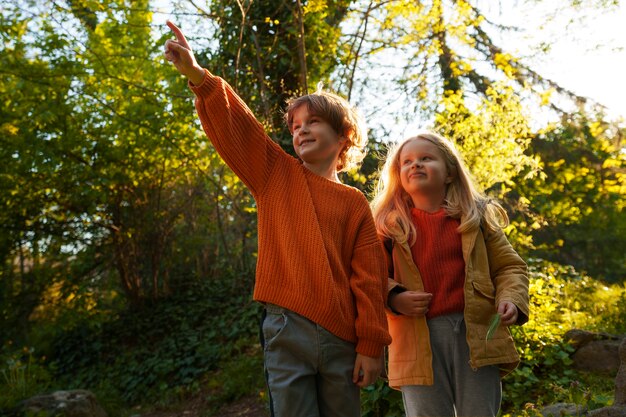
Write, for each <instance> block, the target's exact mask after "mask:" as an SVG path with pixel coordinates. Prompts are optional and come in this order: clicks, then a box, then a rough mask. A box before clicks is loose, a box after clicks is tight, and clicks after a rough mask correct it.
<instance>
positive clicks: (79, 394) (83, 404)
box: [21, 390, 108, 417]
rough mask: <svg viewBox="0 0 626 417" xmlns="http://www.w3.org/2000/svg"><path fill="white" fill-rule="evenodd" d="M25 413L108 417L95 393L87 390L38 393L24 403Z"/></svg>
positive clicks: (71, 416)
mask: <svg viewBox="0 0 626 417" xmlns="http://www.w3.org/2000/svg"><path fill="white" fill-rule="evenodd" d="M21 407H22V409H23V410H24V412H25V413H29V412H30V413H40V412H42V411H43V412H46V413H49V414H50V415H54V416H59V417H108V416H107V413H106V412H105V411H104V410H103V409H102V407H100V404H98V402H97V401H96V397H95V395H93V393H92V392H91V391H87V390H72V391H56V392H53V393H52V394H48V395H37V396H35V397H31V398H29V399H28V400H25V401H24V402H23V403H22V406H21Z"/></svg>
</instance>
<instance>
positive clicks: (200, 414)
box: [136, 396, 269, 417]
mask: <svg viewBox="0 0 626 417" xmlns="http://www.w3.org/2000/svg"><path fill="white" fill-rule="evenodd" d="M206 415H207V414H206V410H205V407H203V404H202V402H201V400H195V401H192V402H190V403H188V406H187V407H186V408H184V409H181V410H176V411H153V412H149V413H145V414H144V413H142V414H138V415H136V417H204V416H206ZM213 415H214V416H216V417H268V416H269V412H268V411H267V410H266V406H265V404H263V402H262V401H261V400H259V398H258V397H256V396H251V397H244V398H241V399H239V400H237V401H235V402H233V403H232V404H227V405H225V406H224V407H223V408H221V409H220V410H219V411H217V412H215V413H214V414H213Z"/></svg>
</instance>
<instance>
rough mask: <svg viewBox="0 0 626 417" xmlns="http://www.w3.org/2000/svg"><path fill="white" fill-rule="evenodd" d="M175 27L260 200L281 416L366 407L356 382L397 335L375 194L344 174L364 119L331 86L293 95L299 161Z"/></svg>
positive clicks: (199, 99) (219, 141) (370, 373)
mask: <svg viewBox="0 0 626 417" xmlns="http://www.w3.org/2000/svg"><path fill="white" fill-rule="evenodd" d="M167 25H168V26H169V27H170V29H171V30H172V31H173V32H174V35H175V36H176V39H175V40H168V41H167V42H166V44H165V57H166V59H167V60H168V61H170V62H172V63H173V64H174V66H175V67H176V69H177V70H178V71H179V72H180V73H181V74H183V75H185V76H186V77H187V78H188V80H189V86H190V88H191V90H192V91H193V92H194V93H195V95H196V102H195V105H196V109H197V111H198V115H199V117H200V121H201V122H202V127H203V129H204V131H205V133H206V135H207V136H208V137H209V139H210V140H211V142H212V143H213V146H214V147H215V149H216V150H217V152H218V153H219V154H220V156H221V157H222V159H223V160H224V162H225V163H226V164H227V165H228V166H229V167H230V168H231V169H232V170H233V171H234V172H235V174H237V176H238V177H239V178H240V179H241V181H242V182H243V183H244V184H246V186H247V187H248V188H249V189H250V192H251V193H252V195H253V196H254V198H255V200H256V203H257V207H258V216H259V217H258V240H259V255H258V260H257V271H256V282H255V288H254V299H255V300H257V301H259V302H261V303H263V304H264V305H265V309H264V318H263V322H262V335H263V340H262V343H263V347H264V365H265V371H266V372H265V374H266V379H267V384H268V390H269V394H270V395H269V397H270V409H271V412H272V415H273V416H285V417H286V416H289V417H297V416H307V417H310V416H337V417H339V416H341V417H349V416H359V415H360V404H359V387H364V386H367V385H369V384H371V383H373V382H374V381H375V380H376V378H377V377H378V376H379V374H380V372H381V370H382V369H381V368H382V361H381V355H382V353H383V348H384V346H385V345H387V344H389V343H390V342H391V338H390V336H389V333H388V331H387V323H386V318H385V312H384V303H385V298H386V291H387V289H386V285H387V282H386V281H387V280H386V275H387V270H386V266H385V258H384V256H385V255H384V252H383V248H382V245H381V243H380V241H379V239H378V237H377V233H376V228H375V226H374V222H373V219H372V215H371V212H370V209H369V205H368V202H367V200H366V199H365V197H364V196H363V194H362V193H361V192H360V191H358V190H357V189H355V188H352V187H349V186H346V185H344V184H341V182H340V181H339V178H338V176H337V173H338V172H340V171H343V170H347V169H350V168H351V167H352V166H353V165H355V163H358V162H360V161H361V160H362V158H363V152H362V149H363V147H364V146H365V142H366V140H367V137H366V133H365V129H364V125H363V123H362V120H361V119H360V118H359V117H358V115H357V114H356V112H355V110H354V109H353V108H352V107H350V105H349V104H348V103H347V102H346V101H345V100H344V99H342V98H341V97H339V96H337V95H334V94H330V93H327V92H319V91H318V92H316V93H314V94H310V95H305V96H302V97H299V98H297V99H293V100H291V101H290V102H289V103H288V107H287V111H286V114H285V119H286V122H287V125H288V127H289V131H290V132H291V133H292V135H293V146H294V150H295V152H296V154H297V155H298V157H299V159H296V158H293V157H291V156H290V155H288V154H287V153H286V152H284V151H283V150H282V149H281V148H280V147H279V146H278V145H277V144H276V143H274V142H273V141H272V140H271V139H270V138H269V137H268V136H267V135H266V134H265V132H264V130H263V127H262V126H261V124H260V123H259V122H258V121H257V120H256V118H255V117H254V115H253V114H252V113H251V111H250V110H249V109H248V107H247V106H246V104H245V103H244V102H243V101H242V100H241V98H240V97H238V96H237V95H236V94H235V92H234V91H233V90H232V89H231V87H230V86H229V85H228V84H227V83H226V82H225V81H224V80H223V79H221V78H219V77H216V76H214V75H212V74H211V73H210V72H209V71H208V70H206V69H204V68H202V67H201V66H199V65H198V63H197V62H196V60H195V57H194V55H193V52H192V50H191V48H190V46H189V44H188V42H187V40H186V39H185V36H184V35H183V33H182V32H181V31H180V29H179V28H178V27H176V26H175V25H174V24H173V23H171V22H168V23H167Z"/></svg>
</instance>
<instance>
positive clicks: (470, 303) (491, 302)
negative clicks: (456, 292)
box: [387, 228, 529, 389]
mask: <svg viewBox="0 0 626 417" xmlns="http://www.w3.org/2000/svg"><path fill="white" fill-rule="evenodd" d="M485 234H486V235H487V236H486V238H485V236H484V235H483V231H482V230H481V228H477V229H476V230H473V231H470V232H467V233H464V234H463V235H462V245H463V259H464V260H465V288H464V294H465V309H464V312H463V315H464V320H465V325H466V327H467V334H466V338H467V343H468V345H469V350H470V366H472V367H473V368H478V367H481V366H485V365H498V366H499V367H500V369H501V372H502V375H506V374H508V373H509V372H511V371H512V370H513V369H515V368H516V367H517V365H518V364H519V355H518V353H517V351H516V349H515V344H514V341H513V338H512V336H511V333H510V332H509V329H508V327H506V326H499V327H498V329H497V330H496V332H495V334H494V335H493V337H492V338H490V339H489V340H487V338H486V335H487V330H488V328H489V325H490V322H491V319H492V318H493V316H494V314H495V313H496V306H497V305H498V303H499V302H500V301H502V300H508V301H511V302H513V303H514V304H515V305H516V306H517V308H518V310H519V318H518V321H517V324H520V325H521V324H524V323H525V322H527V321H528V315H529V297H528V268H527V265H526V263H525V262H524V261H523V260H522V258H521V257H520V256H519V255H518V254H517V252H515V250H514V249H513V247H512V246H511V244H510V243H509V241H508V240H507V238H506V236H505V234H504V232H502V231H501V230H497V231H494V232H489V233H486V232H485ZM388 262H390V264H391V265H393V278H390V279H389V286H388V290H390V291H391V290H392V289H393V288H394V287H396V286H401V287H402V288H404V289H407V290H410V291H424V285H423V283H422V279H421V276H420V273H419V271H418V269H417V266H416V265H415V263H414V262H413V257H412V255H411V248H410V247H409V244H408V243H406V242H405V243H394V244H393V249H392V251H391V253H388ZM390 270H391V268H390ZM387 321H388V324H389V333H390V334H391V337H392V342H391V345H389V362H388V367H389V369H388V377H389V385H390V386H391V387H392V388H396V389H399V387H401V386H403V385H432V384H433V369H432V351H431V346H430V337H429V331H428V325H427V321H426V317H424V316H422V317H408V316H404V315H400V314H395V313H393V312H392V311H391V310H387Z"/></svg>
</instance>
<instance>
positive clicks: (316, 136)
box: [292, 105, 346, 167]
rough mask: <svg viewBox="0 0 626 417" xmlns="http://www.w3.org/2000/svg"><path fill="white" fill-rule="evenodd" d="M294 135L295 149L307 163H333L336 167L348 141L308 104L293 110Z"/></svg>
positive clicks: (317, 164)
mask: <svg viewBox="0 0 626 417" xmlns="http://www.w3.org/2000/svg"><path fill="white" fill-rule="evenodd" d="M292 135H293V149H294V150H295V151H296V154H297V155H298V156H299V157H300V159H301V160H302V161H303V162H304V163H305V165H312V166H319V167H321V166H325V165H326V164H328V163H332V164H333V165H332V166H333V167H334V166H335V165H336V161H337V157H338V156H339V152H341V150H342V149H343V147H344V146H345V143H346V138H344V137H342V136H341V135H340V134H339V133H337V132H335V130H334V129H333V128H332V127H331V125H330V124H329V123H328V122H326V121H325V120H324V119H322V118H321V117H320V116H317V115H315V114H311V113H310V112H309V109H308V107H307V106H306V105H302V106H300V107H298V108H296V109H295V110H294V111H293V123H292Z"/></svg>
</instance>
